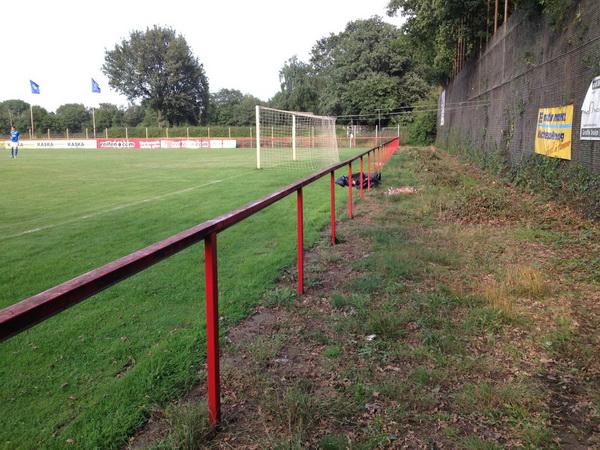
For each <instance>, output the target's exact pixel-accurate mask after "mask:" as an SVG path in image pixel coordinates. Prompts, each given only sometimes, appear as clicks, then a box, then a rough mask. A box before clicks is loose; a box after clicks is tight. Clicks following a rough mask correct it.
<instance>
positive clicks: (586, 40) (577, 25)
mask: <svg viewBox="0 0 600 450" xmlns="http://www.w3.org/2000/svg"><path fill="white" fill-rule="evenodd" d="M571 3H573V6H572V8H571V10H570V11H569V16H568V17H567V19H566V20H565V21H564V22H563V23H562V24H561V25H560V26H550V25H548V21H549V17H548V16H541V17H537V18H534V19H531V18H528V17H526V15H525V14H524V13H523V12H522V11H517V12H516V13H515V14H513V16H511V17H510V18H509V20H508V21H507V22H506V24H504V25H503V26H502V28H500V29H499V30H498V32H497V33H496V34H495V35H494V37H493V39H492V40H491V41H490V42H489V43H488V44H487V46H486V47H485V49H484V50H483V51H482V53H481V56H480V58H479V59H478V60H477V61H475V62H473V63H471V64H470V65H469V66H467V67H466V68H465V69H464V70H463V71H462V72H460V73H459V74H458V76H457V77H456V78H455V79H454V80H453V81H452V82H451V83H450V84H449V85H448V86H447V87H446V89H445V92H444V97H445V99H444V105H442V104H441V103H442V102H440V108H439V110H438V141H439V143H440V144H441V145H443V144H444V142H448V140H449V139H458V140H460V141H461V142H463V143H470V144H471V145H473V146H475V147H477V148H480V149H481V150H482V151H485V152H486V153H494V152H500V153H502V154H504V155H505V156H506V158H507V159H508V161H509V162H510V163H511V164H515V163H518V162H519V161H520V160H521V159H522V158H523V157H524V156H527V155H530V154H532V153H534V141H535V136H536V123H537V119H538V111H539V109H541V108H555V107H561V106H565V105H570V104H572V105H574V115H573V136H572V140H573V142H572V150H571V162H572V163H573V162H575V161H577V162H580V163H581V164H583V165H585V166H586V167H587V168H588V169H589V171H590V173H592V174H600V140H581V139H580V125H581V106H582V104H583V101H584V98H585V95H586V93H587V91H588V87H589V86H590V83H591V82H592V80H593V79H594V77H597V76H599V75H600V1H598V0H582V1H579V2H571ZM440 98H441V97H440ZM442 116H443V117H442ZM442 118H443V125H442V124H441V121H442Z"/></svg>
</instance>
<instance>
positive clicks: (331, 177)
mask: <svg viewBox="0 0 600 450" xmlns="http://www.w3.org/2000/svg"><path fill="white" fill-rule="evenodd" d="M329 191H330V195H329V197H330V199H331V200H330V203H331V204H330V208H331V245H335V172H334V171H332V172H331V173H330V175H329Z"/></svg>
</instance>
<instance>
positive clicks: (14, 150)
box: [10, 127, 21, 158]
mask: <svg viewBox="0 0 600 450" xmlns="http://www.w3.org/2000/svg"><path fill="white" fill-rule="evenodd" d="M20 136H21V133H19V130H17V129H16V128H15V127H11V129H10V157H11V158H16V157H17V155H18V154H19V137H20Z"/></svg>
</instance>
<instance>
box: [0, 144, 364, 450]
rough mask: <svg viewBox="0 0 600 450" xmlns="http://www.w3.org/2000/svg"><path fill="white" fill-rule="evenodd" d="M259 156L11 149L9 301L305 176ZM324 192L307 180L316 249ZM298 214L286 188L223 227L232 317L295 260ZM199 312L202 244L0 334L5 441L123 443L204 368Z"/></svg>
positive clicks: (30, 444) (222, 264)
mask: <svg viewBox="0 0 600 450" xmlns="http://www.w3.org/2000/svg"><path fill="white" fill-rule="evenodd" d="M356 153H358V150H357V149H354V150H353V151H352V154H356ZM255 164H256V156H255V153H254V151H253V150H252V149H228V150H185V149H181V150H83V149H75V150H73V149H64V150H60V149H53V150H47V149H43V150H33V149H31V150H22V151H21V152H20V153H19V157H18V158H17V159H11V158H10V153H9V151H8V150H5V151H0V217H1V220H0V255H1V256H2V258H1V260H0V261H1V264H0V286H2V289H1V290H0V308H5V307H7V306H9V305H12V304H14V303H17V302H18V301H21V300H23V299H25V298H28V297H30V296H32V295H35V294H37V293H39V292H42V291H44V290H46V289H48V288H51V287H53V286H55V285H57V284H59V283H62V282H64V281H67V280H69V279H71V278H74V277H76V276H78V275H81V274H83V273H85V272H88V271H90V270H92V269H95V268H97V267H99V266H101V265H103V264H106V263H108V262H111V261H114V260H116V259H118V258H121V257H123V256H125V255H127V254H129V253H132V252H134V251H137V250H139V249H141V248H144V247H146V246H148V245H151V244H153V243H155V242H158V241H160V240H162V239H165V238H167V237H170V236H172V235H174V234H176V233H179V232H181V231H183V230H186V229H188V228H190V227H192V226H195V225H197V224H200V223H202V222H204V221H206V220H209V219H212V218H214V217H217V216H219V215H221V214H224V213H226V212H228V211H231V210H233V209H236V208H239V207H241V206H243V205H245V204H247V203H250V202H252V201H254V200H257V199H258V198H260V197H263V196H265V195H267V194H269V193H271V192H274V191H276V190H278V189H280V188H282V187H284V186H287V185H288V184H290V183H292V182H294V181H296V180H298V179H300V178H302V177H304V176H307V175H309V173H306V172H304V173H303V172H300V171H293V172H291V171H275V170H268V171H267V170H257V169H255ZM339 192H343V191H339ZM336 197H337V203H338V208H341V207H342V206H343V204H344V203H345V201H346V199H345V195H341V194H340V193H338V194H337V195H336ZM329 201H330V200H329V180H328V178H327V177H325V178H323V179H321V180H319V181H318V182H317V183H314V184H313V185H311V186H308V187H306V188H305V189H304V224H305V229H304V232H305V245H306V246H308V245H310V244H311V243H312V242H314V241H315V240H316V239H318V237H319V233H320V230H322V229H323V228H324V227H325V226H327V224H328V222H329ZM295 217H296V202H295V196H290V197H288V198H286V199H283V200H282V201H280V202H278V203H276V204H275V205H272V206H270V207H269V208H267V209H266V210H264V211H261V212H259V213H258V214H256V215H254V216H252V217H251V218H250V219H248V220H246V221H244V222H243V223H240V224H238V225H235V226H233V227H232V228H230V229H227V230H225V231H224V232H222V233H220V234H219V239H218V255H219V296H220V316H222V319H221V324H222V325H223V327H227V326H229V325H232V324H234V323H236V322H237V321H239V320H241V319H242V318H244V317H245V316H246V315H247V314H248V313H249V311H250V310H251V309H252V308H253V307H254V306H256V305H257V304H258V303H259V302H260V299H261V295H262V294H263V293H264V292H266V291H268V290H269V289H270V288H272V287H273V285H274V283H275V280H276V279H277V276H278V275H279V274H280V273H281V270H282V269H283V268H284V267H287V266H290V265H292V264H294V262H295V258H296V254H295V249H296V242H295V239H296V223H295ZM204 325H205V321H204V265H203V246H202V245H201V244H198V245H194V246H192V247H190V248H188V249H186V250H184V251H182V252H181V253H179V254H177V255H175V256H173V257H171V258H170V259H168V260H166V261H164V262H162V263H159V264H157V265H155V266H153V267H152V268H150V269H148V270H145V271H143V272H142V273H140V274H137V275H135V276H133V277H132V278H130V279H128V280H126V281H124V282H122V283H119V284H118V285H116V286H113V287H112V288H110V289H108V290H106V291H104V292H102V293H100V294H98V295H96V296H94V297H92V298H90V299H88V300H86V301H84V302H82V303H80V304H79V305H76V306H74V307H72V308H70V309H69V310H67V311H64V312H63V313H61V314H58V315H57V316H55V317H53V318H51V319H49V320H46V321H45V322H43V323H41V324H39V325H37V326H36V327H34V328H32V329H30V330H28V331H26V332H23V333H21V334H19V335H17V336H15V337H13V338H11V339H9V340H7V341H5V342H3V343H0V358H1V359H2V362H3V363H2V365H1V366H0V383H1V387H0V447H3V448H4V446H6V448H39V447H44V448H62V447H64V446H66V445H68V443H74V444H75V446H76V447H77V448H92V447H94V448H112V447H118V446H120V445H125V444H126V443H127V437H128V435H129V434H130V433H131V432H132V431H133V430H134V429H136V428H138V427H139V426H140V425H141V424H143V422H144V421H145V419H146V418H147V417H148V416H149V414H150V411H151V410H152V408H153V407H154V406H156V405H160V404H163V403H164V402H165V401H167V400H168V399H171V398H174V397H176V396H177V395H179V394H181V393H182V392H184V391H185V390H186V389H187V388H189V386H191V385H192V384H194V383H197V382H198V381H201V380H203V378H204V375H203V371H202V367H203V363H204V356H205V351H206V350H205V335H204V333H205V332H204Z"/></svg>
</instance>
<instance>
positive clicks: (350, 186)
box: [348, 163, 353, 219]
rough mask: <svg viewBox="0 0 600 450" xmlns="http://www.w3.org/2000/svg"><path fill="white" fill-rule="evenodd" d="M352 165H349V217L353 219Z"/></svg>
mask: <svg viewBox="0 0 600 450" xmlns="http://www.w3.org/2000/svg"><path fill="white" fill-rule="evenodd" d="M352 189H353V187H352V163H350V164H348V217H349V218H350V219H352V217H353V216H352Z"/></svg>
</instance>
